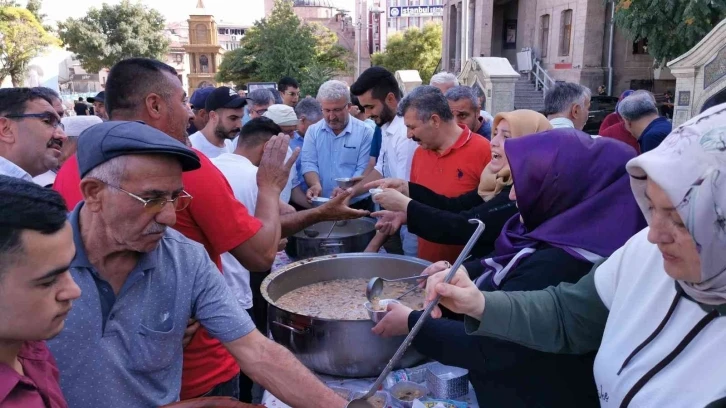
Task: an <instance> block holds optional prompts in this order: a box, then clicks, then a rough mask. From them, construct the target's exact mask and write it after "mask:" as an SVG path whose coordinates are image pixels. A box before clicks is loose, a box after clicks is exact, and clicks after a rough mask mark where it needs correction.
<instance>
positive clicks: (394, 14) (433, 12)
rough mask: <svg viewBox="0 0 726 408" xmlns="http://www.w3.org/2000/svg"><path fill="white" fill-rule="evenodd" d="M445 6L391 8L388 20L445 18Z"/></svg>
mask: <svg viewBox="0 0 726 408" xmlns="http://www.w3.org/2000/svg"><path fill="white" fill-rule="evenodd" d="M443 15H444V6H400V7H389V8H388V18H399V17H430V16H443Z"/></svg>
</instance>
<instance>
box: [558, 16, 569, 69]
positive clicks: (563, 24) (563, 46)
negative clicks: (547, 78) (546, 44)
mask: <svg viewBox="0 0 726 408" xmlns="http://www.w3.org/2000/svg"><path fill="white" fill-rule="evenodd" d="M571 40H572V9H567V10H565V11H563V12H562V14H561V15H560V53H559V54H560V57H566V56H568V55H570V41H571Z"/></svg>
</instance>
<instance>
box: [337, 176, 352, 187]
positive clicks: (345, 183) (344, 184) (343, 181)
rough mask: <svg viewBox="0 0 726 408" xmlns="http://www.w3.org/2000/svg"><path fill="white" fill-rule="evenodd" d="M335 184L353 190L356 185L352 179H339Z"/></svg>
mask: <svg viewBox="0 0 726 408" xmlns="http://www.w3.org/2000/svg"><path fill="white" fill-rule="evenodd" d="M335 182H336V183H338V187H340V188H344V189H345V188H351V187H353V185H355V181H353V179H351V178H350V177H343V178H337V179H335Z"/></svg>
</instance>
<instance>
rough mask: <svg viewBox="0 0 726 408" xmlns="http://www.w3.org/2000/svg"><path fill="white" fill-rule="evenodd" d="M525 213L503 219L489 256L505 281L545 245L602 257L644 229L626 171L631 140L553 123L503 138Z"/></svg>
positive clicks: (489, 270)
mask: <svg viewBox="0 0 726 408" xmlns="http://www.w3.org/2000/svg"><path fill="white" fill-rule="evenodd" d="M504 150H505V152H506V154H507V158H508V160H509V167H510V169H511V171H512V178H513V179H514V188H515V191H516V194H517V206H518V207H519V212H520V214H521V216H522V219H523V220H524V224H522V222H521V221H520V219H519V216H520V214H517V215H515V216H514V217H512V218H511V219H510V220H509V221H507V223H506V224H505V225H504V228H503V230H502V233H501V234H500V235H499V238H497V241H496V243H495V246H494V247H495V249H494V254H495V255H494V257H493V258H490V259H485V260H484V261H482V263H483V264H484V266H485V267H486V272H485V274H484V275H483V277H482V279H491V280H492V283H494V285H493V286H494V287H499V284H500V283H501V281H502V279H503V278H504V277H505V276H506V275H507V273H508V272H509V271H510V270H512V269H514V268H516V265H517V264H518V263H519V262H520V261H521V260H522V259H524V258H525V257H527V256H529V255H531V254H532V253H534V252H535V251H536V247H537V246H538V244H540V243H547V244H549V245H551V246H554V247H557V248H562V249H564V250H565V251H567V252H568V253H570V254H571V255H573V256H575V257H576V258H578V259H582V260H586V261H590V262H596V261H598V260H600V259H602V258H603V257H608V256H610V255H611V254H612V253H613V252H614V251H615V250H616V249H618V248H620V247H621V246H622V245H623V244H625V242H626V241H627V240H628V239H629V238H630V237H632V236H633V235H635V233H636V232H638V231H640V230H641V229H643V228H645V226H646V222H645V219H644V218H643V214H642V213H641V211H640V208H639V207H638V204H637V203H636V201H635V198H634V197H633V193H632V190H631V188H630V176H629V175H628V172H627V171H626V170H625V164H626V163H627V162H628V160H630V159H632V158H634V157H635V152H634V151H633V149H632V148H631V147H630V146H628V145H626V144H625V143H622V142H619V141H616V140H613V139H609V138H602V137H595V138H593V137H591V136H589V135H587V134H585V133H583V132H581V131H579V130H575V129H554V130H549V131H546V132H541V133H537V134H534V135H531V136H526V137H522V138H518V139H509V140H507V142H506V143H505V144H504Z"/></svg>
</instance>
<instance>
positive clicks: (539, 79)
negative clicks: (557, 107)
mask: <svg viewBox="0 0 726 408" xmlns="http://www.w3.org/2000/svg"><path fill="white" fill-rule="evenodd" d="M530 74H531V75H532V76H534V86H535V88H536V89H540V88H541V89H542V97H544V95H545V94H547V90H548V89H550V88H552V87H553V86H554V85H555V80H554V79H552V77H551V76H550V75H549V74H548V73H547V70H546V69H544V67H542V65H541V64H540V62H539V60H537V59H535V60H534V61H533V63H532V71H530Z"/></svg>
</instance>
